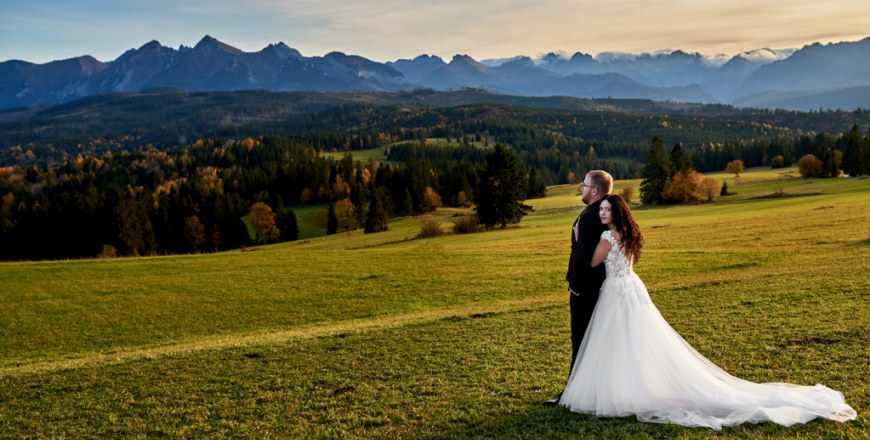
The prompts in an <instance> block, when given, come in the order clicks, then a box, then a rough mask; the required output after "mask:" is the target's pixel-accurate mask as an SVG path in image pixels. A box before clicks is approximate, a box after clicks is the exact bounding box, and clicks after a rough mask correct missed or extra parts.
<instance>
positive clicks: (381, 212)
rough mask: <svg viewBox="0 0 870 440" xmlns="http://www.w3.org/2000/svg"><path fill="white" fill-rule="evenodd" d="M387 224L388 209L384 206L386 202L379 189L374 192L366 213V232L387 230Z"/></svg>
mask: <svg viewBox="0 0 870 440" xmlns="http://www.w3.org/2000/svg"><path fill="white" fill-rule="evenodd" d="M387 229H388V226H387V211H386V209H385V208H384V203H383V201H382V199H381V195H380V194H378V192H377V191H374V192H373V193H372V197H371V199H369V209H368V212H367V213H366V224H365V233H366V234H371V233H374V232H381V231H386V230H387Z"/></svg>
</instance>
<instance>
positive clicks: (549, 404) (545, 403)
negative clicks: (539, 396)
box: [542, 394, 562, 406]
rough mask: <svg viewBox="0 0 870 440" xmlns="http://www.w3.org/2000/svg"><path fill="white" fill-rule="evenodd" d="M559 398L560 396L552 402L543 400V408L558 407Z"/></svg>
mask: <svg viewBox="0 0 870 440" xmlns="http://www.w3.org/2000/svg"><path fill="white" fill-rule="evenodd" d="M561 397H562V395H561V394H560V395H559V396H557V397H556V398H555V399H553V400H545V401H544V403H542V405H544V406H559V398H561Z"/></svg>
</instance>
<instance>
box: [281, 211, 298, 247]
mask: <svg viewBox="0 0 870 440" xmlns="http://www.w3.org/2000/svg"><path fill="white" fill-rule="evenodd" d="M278 229H279V230H280V231H281V240H283V241H293V240H298V239H299V223H298V222H297V220H296V213H295V212H293V210H292V209H289V208H284V210H283V211H282V212H281V214H279V215H278Z"/></svg>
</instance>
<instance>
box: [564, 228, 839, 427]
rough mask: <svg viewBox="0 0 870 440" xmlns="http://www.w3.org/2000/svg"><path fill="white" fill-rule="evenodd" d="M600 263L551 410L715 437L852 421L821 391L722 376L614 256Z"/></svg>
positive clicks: (614, 252)
mask: <svg viewBox="0 0 870 440" xmlns="http://www.w3.org/2000/svg"><path fill="white" fill-rule="evenodd" d="M601 237H602V238H604V239H606V240H608V241H609V242H610V243H611V244H613V247H612V248H611V250H610V252H609V253H608V254H607V257H606V258H605V260H604V264H605V268H606V271H607V279H606V280H605V281H604V284H603V285H602V286H601V295H600V297H599V299H598V304H597V305H596V307H595V311H594V312H593V314H592V320H591V321H590V322H589V327H588V328H587V331H586V337H585V338H584V339H583V343H582V344H581V346H580V350H579V352H578V353H577V360H576V362H575V364H574V369H573V370H572V371H571V375H570V377H569V379H568V383H567V385H566V386H565V390H564V392H563V393H562V396H561V398H560V401H559V404H560V405H562V406H565V407H567V408H568V409H570V410H571V411H575V412H580V413H587V414H594V415H597V416H604V417H625V416H628V415H632V414H633V415H635V416H636V417H637V419H638V420H640V421H643V422H655V423H676V424H680V425H684V426H699V427H708V428H713V429H717V430H718V429H721V428H722V427H723V426H734V425H739V424H741V423H745V422H753V423H759V422H763V421H767V420H770V421H773V422H775V423H778V424H780V425H785V426H791V425H793V424H795V423H806V422H808V421H810V420H812V419H814V418H816V417H824V418H827V419H831V420H836V421H840V422H843V421H846V420H854V419H855V417H856V413H855V410H854V409H852V407H850V406H849V405H847V404H846V402H845V400H844V398H843V394H842V393H840V392H838V391H835V390H832V389H830V388H828V387H826V386H824V385H815V386H798V385H793V384H788V383H754V382H749V381H746V380H743V379H739V378H737V377H734V376H731V375H730V374H728V373H726V372H725V371H723V370H722V369H721V368H719V367H717V366H716V365H714V364H713V363H712V362H710V361H709V360H707V359H706V358H705V357H704V356H702V355H701V354H699V353H698V352H697V351H695V349H694V348H692V347H691V346H690V345H689V344H688V343H687V342H686V341H685V340H684V339H683V338H682V337H681V336H680V335H679V334H677V332H676V331H674V329H673V328H672V327H671V326H670V325H669V324H668V323H667V322H666V321H665V319H664V317H662V315H661V313H659V311H658V309H657V308H656V307H655V305H654V304H653V303H652V300H651V299H650V296H649V293H648V292H647V289H646V286H645V285H644V284H643V282H642V281H641V280H640V278H638V276H637V274H635V273H634V270H633V269H632V265H631V262H630V261H629V260H628V259H626V258H625V256H624V255H623V254H622V252H621V251H620V247H619V245H618V243H617V241H616V240H615V239H614V238H613V236H612V235H611V233H610V231H605V232H604V233H602V234H601Z"/></svg>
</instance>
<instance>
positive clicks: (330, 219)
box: [326, 203, 338, 235]
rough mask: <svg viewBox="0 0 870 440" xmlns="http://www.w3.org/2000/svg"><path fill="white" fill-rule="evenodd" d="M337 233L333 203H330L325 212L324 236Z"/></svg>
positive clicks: (336, 220) (336, 217)
mask: <svg viewBox="0 0 870 440" xmlns="http://www.w3.org/2000/svg"><path fill="white" fill-rule="evenodd" d="M336 232H338V216H336V215H335V203H330V204H329V208H328V209H327V211H326V235H332V234H335V233H336Z"/></svg>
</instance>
